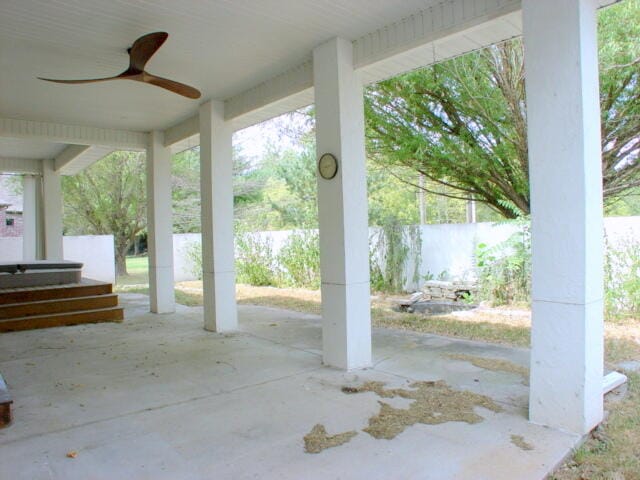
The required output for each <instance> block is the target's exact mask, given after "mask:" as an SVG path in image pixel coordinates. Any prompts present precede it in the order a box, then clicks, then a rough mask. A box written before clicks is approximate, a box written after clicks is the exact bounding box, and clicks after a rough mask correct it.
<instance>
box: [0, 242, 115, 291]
mask: <svg viewBox="0 0 640 480" xmlns="http://www.w3.org/2000/svg"><path fill="white" fill-rule="evenodd" d="M62 248H63V251H64V259H65V260H71V261H74V262H82V263H83V264H84V266H83V267H82V276H83V277H86V278H92V279H94V280H100V281H102V282H109V283H113V282H115V279H116V267H115V252H114V248H113V235H80V236H68V237H67V236H65V237H64V238H63V239H62ZM21 259H22V237H0V262H13V261H20V260H21Z"/></svg>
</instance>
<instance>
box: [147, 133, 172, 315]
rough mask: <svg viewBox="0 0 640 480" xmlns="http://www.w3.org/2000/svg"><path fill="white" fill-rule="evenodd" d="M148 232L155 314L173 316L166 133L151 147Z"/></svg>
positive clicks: (152, 140)
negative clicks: (169, 314)
mask: <svg viewBox="0 0 640 480" xmlns="http://www.w3.org/2000/svg"><path fill="white" fill-rule="evenodd" d="M147 232H148V237H147V238H148V239H147V244H148V248H149V303H150V306H151V311H152V312H153V313H171V312H174V311H175V292H174V285H173V220H172V218H171V151H170V150H169V148H167V147H165V146H164V133H162V132H158V131H153V132H151V134H150V138H149V146H148V147H147Z"/></svg>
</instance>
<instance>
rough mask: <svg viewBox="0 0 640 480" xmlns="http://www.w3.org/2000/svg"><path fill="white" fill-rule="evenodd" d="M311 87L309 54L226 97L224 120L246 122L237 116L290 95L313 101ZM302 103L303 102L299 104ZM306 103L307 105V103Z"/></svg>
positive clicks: (311, 66)
mask: <svg viewBox="0 0 640 480" xmlns="http://www.w3.org/2000/svg"><path fill="white" fill-rule="evenodd" d="M312 89H313V62H312V59H311V56H309V58H308V59H307V60H305V61H304V62H303V63H301V64H300V65H298V66H297V67H295V68H293V69H291V70H288V71H286V72H284V73H282V74H280V75H278V76H276V77H273V78H272V79H270V80H267V81H266V82H263V83H261V84H259V85H257V86H256V87H254V88H252V89H250V90H247V91H245V92H243V93H242V94H240V95H236V96H234V97H231V98H229V99H227V100H226V101H225V102H224V104H225V105H224V107H225V108H224V117H225V120H233V121H234V122H235V123H238V122H240V123H243V124H244V123H247V122H246V121H245V122H242V121H241V120H240V118H239V117H242V116H243V115H248V114H251V112H254V111H255V110H257V109H259V108H262V107H264V106H266V105H270V104H272V103H276V102H280V101H282V100H283V99H285V98H288V97H291V96H297V97H299V98H308V99H310V100H311V102H313V92H312ZM304 105H305V104H303V105H300V106H304ZM306 105H308V103H307V104H306ZM294 108H299V107H294ZM286 111H291V109H289V110H285V111H284V112H282V113H285V112H286ZM254 123H255V122H254ZM249 124H250V123H249ZM244 126H248V125H244ZM241 128H242V127H241Z"/></svg>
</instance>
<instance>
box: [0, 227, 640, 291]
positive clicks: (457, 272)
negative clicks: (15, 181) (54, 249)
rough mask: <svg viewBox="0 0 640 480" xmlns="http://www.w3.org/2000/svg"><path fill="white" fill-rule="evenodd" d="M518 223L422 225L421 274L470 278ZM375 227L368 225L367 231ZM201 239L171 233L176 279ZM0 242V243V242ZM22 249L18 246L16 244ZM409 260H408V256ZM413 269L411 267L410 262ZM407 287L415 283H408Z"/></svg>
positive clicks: (275, 248) (616, 238)
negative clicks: (483, 247)
mask: <svg viewBox="0 0 640 480" xmlns="http://www.w3.org/2000/svg"><path fill="white" fill-rule="evenodd" d="M604 225H605V232H606V235H607V242H608V243H609V244H610V245H615V244H616V243H617V242H620V241H624V240H625V239H627V238H635V239H640V217H608V218H605V222H604ZM517 228H518V227H517V226H516V225H513V224H509V223H499V224H495V223H463V224H442V225H422V227H421V235H422V252H421V254H422V262H421V265H420V270H419V272H420V275H421V277H422V278H423V279H424V277H425V276H428V275H429V276H433V277H435V278H438V277H439V276H440V275H441V274H443V272H444V275H443V277H444V278H446V279H460V280H464V279H472V278H473V277H474V268H475V263H476V260H475V252H476V248H477V246H478V244H480V243H485V244H487V245H489V246H493V245H496V244H498V243H500V242H502V241H504V240H506V239H507V238H509V236H510V235H511V234H512V233H514V232H515V231H516V230H517ZM375 231H376V229H373V228H371V229H369V232H370V235H373V234H374V233H375ZM291 233H292V231H291V230H282V231H274V232H258V233H256V234H255V235H258V236H259V237H260V238H261V239H268V240H269V242H270V244H271V248H272V252H273V254H274V255H277V253H278V252H279V251H280V249H281V248H282V246H283V245H284V244H285V243H286V241H287V238H288V237H289V235H290V234H291ZM199 242H200V234H197V233H188V234H175V235H174V236H173V251H174V272H175V273H174V275H175V280H176V282H181V281H186V280H194V279H195V278H196V275H195V274H194V265H193V262H192V260H191V259H190V258H189V256H188V253H187V252H188V251H189V250H190V248H192V245H193V244H194V243H196V244H197V243H199ZM0 245H1V244H0ZM17 248H18V251H20V252H21V250H20V249H21V248H22V247H21V246H19V247H17ZM409 261H411V260H409ZM409 268H410V270H411V271H413V267H412V266H409ZM407 288H408V289H411V288H415V285H407Z"/></svg>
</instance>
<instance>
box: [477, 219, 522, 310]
mask: <svg viewBox="0 0 640 480" xmlns="http://www.w3.org/2000/svg"><path fill="white" fill-rule="evenodd" d="M476 266H477V268H478V292H479V296H480V299H481V300H487V301H489V302H491V303H492V304H494V305H504V304H510V303H518V302H526V303H529V302H530V301H531V234H530V230H529V226H528V225H526V224H522V225H521V228H520V229H519V231H517V232H515V233H513V234H512V235H511V236H510V237H509V238H508V239H507V240H505V241H504V242H500V243H498V244H497V245H495V246H493V247H489V246H487V245H486V244H484V243H480V244H479V245H478V246H477V248H476Z"/></svg>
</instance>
